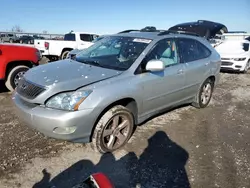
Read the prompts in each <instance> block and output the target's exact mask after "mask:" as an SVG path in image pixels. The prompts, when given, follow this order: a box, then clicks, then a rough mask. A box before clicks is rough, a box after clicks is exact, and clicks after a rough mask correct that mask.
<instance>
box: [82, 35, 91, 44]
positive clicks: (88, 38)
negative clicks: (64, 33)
mask: <svg viewBox="0 0 250 188" xmlns="http://www.w3.org/2000/svg"><path fill="white" fill-rule="evenodd" d="M80 39H81V40H82V41H85V42H91V41H92V40H93V39H92V35H89V34H80Z"/></svg>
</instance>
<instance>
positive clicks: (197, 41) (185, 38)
mask: <svg viewBox="0 0 250 188" xmlns="http://www.w3.org/2000/svg"><path fill="white" fill-rule="evenodd" d="M181 39H184V40H193V41H195V42H196V43H200V44H201V45H202V46H203V47H205V48H206V49H207V50H208V51H209V55H208V56H207V57H205V58H198V59H195V60H192V61H188V62H184V61H183V58H182V56H181V55H180V56H179V57H180V63H182V64H184V63H192V62H196V61H199V60H201V59H207V58H208V57H210V56H211V54H212V51H211V50H210V49H209V48H207V47H206V46H205V45H204V44H203V43H202V42H200V41H199V40H197V39H193V38H187V37H179V38H177V41H178V42H177V44H178V45H179V42H180V40H181Z"/></svg>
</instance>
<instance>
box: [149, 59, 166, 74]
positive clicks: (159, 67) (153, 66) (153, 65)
mask: <svg viewBox="0 0 250 188" xmlns="http://www.w3.org/2000/svg"><path fill="white" fill-rule="evenodd" d="M164 69H165V66H164V63H163V62H162V61H161V60H157V59H153V60H150V61H149V62H148V63H147V65H146V70H147V71H152V72H160V71H163V70H164Z"/></svg>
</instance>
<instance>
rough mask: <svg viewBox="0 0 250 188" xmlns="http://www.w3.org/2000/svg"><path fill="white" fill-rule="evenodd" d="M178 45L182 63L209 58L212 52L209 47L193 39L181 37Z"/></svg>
mask: <svg viewBox="0 0 250 188" xmlns="http://www.w3.org/2000/svg"><path fill="white" fill-rule="evenodd" d="M178 47H179V52H180V57H181V62H182V63H187V62H191V61H196V60H199V59H204V58H207V57H208V56H209V55H210V53H211V52H210V50H209V49H208V48H207V47H205V46H204V45H203V44H201V43H200V42H198V41H196V40H193V39H187V38H181V39H179V42H178Z"/></svg>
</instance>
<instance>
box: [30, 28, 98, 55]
mask: <svg viewBox="0 0 250 188" xmlns="http://www.w3.org/2000/svg"><path fill="white" fill-rule="evenodd" d="M97 37H98V35H97V34H93V33H86V32H70V33H68V34H65V35H64V40H61V41H60V40H35V47H36V48H37V49H39V50H40V51H41V53H42V55H43V56H45V57H47V58H48V59H50V60H52V59H56V60H58V59H66V58H67V55H68V53H69V52H70V51H71V50H73V49H84V48H88V47H89V46H91V45H92V44H93V42H92V41H93V40H94V39H95V38H97Z"/></svg>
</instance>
